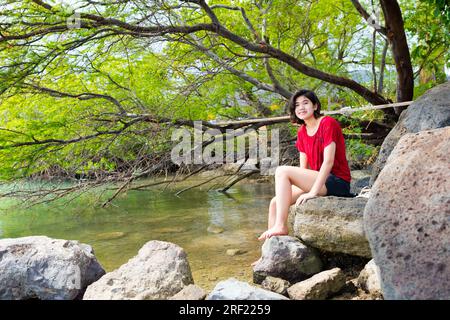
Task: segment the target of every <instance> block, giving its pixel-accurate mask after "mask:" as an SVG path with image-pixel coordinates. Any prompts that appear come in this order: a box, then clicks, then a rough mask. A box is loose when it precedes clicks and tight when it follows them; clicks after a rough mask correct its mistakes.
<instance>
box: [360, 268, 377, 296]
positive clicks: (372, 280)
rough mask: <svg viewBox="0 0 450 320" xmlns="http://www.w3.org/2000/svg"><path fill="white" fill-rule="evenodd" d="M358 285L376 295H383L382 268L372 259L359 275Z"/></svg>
mask: <svg viewBox="0 0 450 320" xmlns="http://www.w3.org/2000/svg"><path fill="white" fill-rule="evenodd" d="M358 287H360V288H361V289H363V290H364V291H366V292H367V293H370V294H372V295H374V296H380V297H382V296H383V292H382V291H381V279H380V268H378V266H377V265H376V264H375V261H374V260H373V259H372V260H370V261H369V262H368V263H367V264H366V266H365V267H364V269H363V270H362V271H361V273H360V274H359V277H358Z"/></svg>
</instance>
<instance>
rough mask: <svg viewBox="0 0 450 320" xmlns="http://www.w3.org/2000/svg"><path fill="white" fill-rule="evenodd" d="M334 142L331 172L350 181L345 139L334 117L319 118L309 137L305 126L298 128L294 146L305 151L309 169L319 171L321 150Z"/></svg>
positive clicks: (321, 159)
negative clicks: (334, 149)
mask: <svg viewBox="0 0 450 320" xmlns="http://www.w3.org/2000/svg"><path fill="white" fill-rule="evenodd" d="M333 141H334V142H335V143H336V153H335V156H334V164H333V167H332V168H331V173H332V174H334V175H335V176H336V177H339V178H341V179H344V180H345V181H347V182H350V180H351V176H350V169H349V167H348V162H347V158H346V157H345V141H344V135H343V134H342V129H341V126H340V125H339V122H337V121H336V120H335V119H334V118H332V117H330V116H325V117H323V118H322V119H321V120H320V124H319V128H318V129H317V132H316V133H315V134H314V135H313V136H312V137H310V136H309V135H308V134H307V132H306V126H304V125H302V126H300V128H299V129H298V133H297V142H296V143H295V146H296V147H297V149H298V151H300V152H303V153H306V157H307V158H308V164H309V167H310V168H311V170H315V171H319V170H320V167H321V166H322V163H323V150H324V149H325V147H326V146H328V145H329V144H330V143H331V142H333Z"/></svg>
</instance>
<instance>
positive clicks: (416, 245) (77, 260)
mask: <svg viewBox="0 0 450 320" xmlns="http://www.w3.org/2000/svg"><path fill="white" fill-rule="evenodd" d="M417 123H419V124H417ZM448 150H450V83H448V82H447V83H445V84H443V85H440V86H438V87H435V88H433V89H431V90H430V91H428V92H427V93H426V94H424V95H423V96H422V97H420V98H419V99H418V100H417V101H416V102H414V103H413V104H412V105H411V106H410V107H409V108H408V109H407V110H406V111H405V112H404V113H402V115H401V117H400V121H399V122H398V123H397V125H396V127H395V128H394V129H393V130H392V134H390V135H389V136H388V137H387V138H386V141H385V142H384V143H383V146H382V149H381V151H380V156H379V159H378V160H377V162H376V166H375V167H374V170H373V171H372V172H352V175H355V176H354V181H353V184H352V189H353V192H355V193H358V192H359V191H360V190H361V188H362V187H363V186H365V185H368V184H369V180H370V178H369V177H371V179H372V180H371V181H372V183H373V184H372V185H370V186H371V190H370V192H369V193H368V194H367V195H366V197H355V198H337V197H320V198H315V199H311V200H309V201H308V202H307V203H306V204H305V205H302V206H292V207H291V209H290V213H289V223H290V225H291V230H292V236H277V237H272V238H270V239H267V240H266V241H265V242H264V244H263V246H262V256H261V259H260V261H259V262H258V263H257V264H256V265H255V266H254V267H253V283H252V284H250V283H246V282H242V281H238V280H236V279H235V278H233V275H230V278H229V279H228V280H225V281H220V282H219V283H217V285H216V286H215V288H214V289H213V290H212V291H210V292H206V291H205V290H203V289H202V288H200V287H198V286H196V285H195V284H194V280H193V277H192V274H191V268H190V265H189V261H188V257H187V255H186V253H185V251H184V250H183V248H181V247H179V246H178V245H175V244H173V243H169V242H163V241H158V240H152V241H149V242H147V243H146V244H145V245H144V246H143V247H142V248H141V249H140V250H139V252H138V253H137V255H136V256H135V257H133V258H132V259H130V260H129V261H128V262H127V263H126V264H124V265H122V266H121V267H120V268H118V269H117V270H114V271H112V272H109V273H105V271H104V269H103V268H102V266H101V265H100V264H99V263H98V261H97V259H96V257H95V255H94V252H93V250H92V248H91V247H90V246H89V245H87V244H82V243H79V242H77V241H70V240H59V239H51V238H48V237H44V236H33V237H24V238H17V239H1V240H0V299H49V300H68V299H84V300H92V299H105V300H110V299H112V300H123V299H150V300H154V299H183V300H202V299H207V300H216V299H231V300H246V299H257V300H265V299H276V300H287V299H291V300H310V299H314V300H317V299H355V300H356V299H450V268H449V266H450V250H449V248H450V231H449V230H450V226H449V225H448V224H449V221H450V210H449V204H450V194H449V190H450V162H449V161H448ZM425 160H426V161H425ZM211 232H212V231H211ZM227 254H230V255H232V254H238V253H237V252H231V251H230V252H229V253H228V252H227Z"/></svg>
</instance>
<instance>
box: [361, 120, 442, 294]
mask: <svg viewBox="0 0 450 320" xmlns="http://www.w3.org/2000/svg"><path fill="white" fill-rule="evenodd" d="M449 150H450V127H446V128H442V129H436V130H430V131H423V132H420V133H416V134H407V135H405V136H404V137H402V138H401V140H400V141H399V143H398V144H397V146H396V147H395V149H394V150H393V152H392V153H391V155H390V156H389V159H388V161H387V163H386V166H385V167H384V168H383V170H382V171H381V173H380V175H379V177H378V179H377V180H376V181H375V184H374V185H373V187H372V197H371V198H370V199H369V201H368V203H367V205H366V208H365V211H364V225H365V229H366V231H367V236H368V239H369V242H370V246H371V249H372V253H373V257H374V260H375V263H376V264H377V265H378V266H379V268H380V274H381V282H382V291H383V295H384V298H385V299H450V229H449V228H450V225H449V224H450V193H449V190H450V161H449Z"/></svg>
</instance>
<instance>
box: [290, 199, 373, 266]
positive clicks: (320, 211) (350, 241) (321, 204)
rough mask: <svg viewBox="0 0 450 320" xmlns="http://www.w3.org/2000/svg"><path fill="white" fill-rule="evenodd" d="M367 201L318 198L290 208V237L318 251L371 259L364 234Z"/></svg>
mask: <svg viewBox="0 0 450 320" xmlns="http://www.w3.org/2000/svg"><path fill="white" fill-rule="evenodd" d="M366 203H367V198H340V197H319V198H315V199H311V200H308V201H307V202H306V203H305V204H303V205H299V206H291V208H290V213H289V221H290V223H291V224H292V229H293V230H294V236H296V237H298V238H299V239H300V240H302V241H303V242H304V243H305V244H306V245H308V246H311V247H314V248H318V249H321V250H325V251H329V252H336V253H346V254H350V255H355V256H360V257H366V258H371V256H372V255H371V252H370V246H369V242H368V240H367V238H366V235H365V233H364V227H363V214H364V207H365V205H366Z"/></svg>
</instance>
